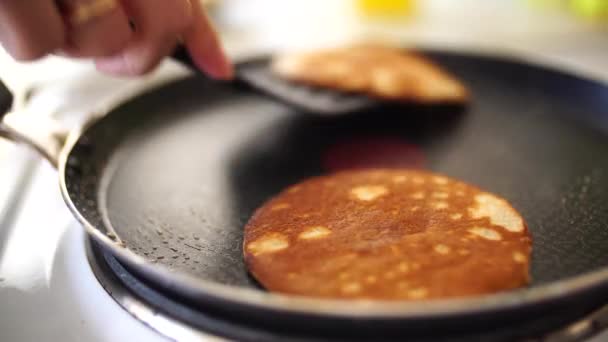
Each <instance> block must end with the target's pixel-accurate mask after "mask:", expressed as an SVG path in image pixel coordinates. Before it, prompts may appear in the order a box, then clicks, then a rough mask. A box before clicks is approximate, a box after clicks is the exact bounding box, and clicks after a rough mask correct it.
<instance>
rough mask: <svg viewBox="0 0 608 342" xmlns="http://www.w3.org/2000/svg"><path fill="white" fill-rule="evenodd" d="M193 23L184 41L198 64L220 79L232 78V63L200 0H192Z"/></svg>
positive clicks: (200, 67)
mask: <svg viewBox="0 0 608 342" xmlns="http://www.w3.org/2000/svg"><path fill="white" fill-rule="evenodd" d="M192 7H193V20H194V22H193V24H192V27H191V28H190V29H189V30H188V31H187V32H186V33H185V34H184V42H185V44H186V47H187V48H188V51H189V52H190V56H191V57H192V60H193V61H194V63H195V64H196V66H197V67H198V68H199V69H201V70H203V71H204V72H205V73H207V74H208V75H210V76H212V77H215V78H219V79H231V78H232V77H233V75H234V71H233V68H232V63H230V61H229V59H228V57H226V54H225V52H224V49H223V48H222V44H221V42H220V40H219V38H218V35H217V34H216V32H215V30H214V28H213V25H212V24H211V21H210V20H209V18H208V17H207V14H206V13H205V12H204V10H203V8H202V5H201V4H200V2H199V1H193V2H192Z"/></svg>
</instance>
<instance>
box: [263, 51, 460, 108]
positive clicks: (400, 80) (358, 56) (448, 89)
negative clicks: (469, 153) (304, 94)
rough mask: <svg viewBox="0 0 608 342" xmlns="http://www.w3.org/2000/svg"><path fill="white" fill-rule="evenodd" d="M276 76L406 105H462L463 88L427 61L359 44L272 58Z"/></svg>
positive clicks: (401, 52)
mask: <svg viewBox="0 0 608 342" xmlns="http://www.w3.org/2000/svg"><path fill="white" fill-rule="evenodd" d="M271 68H272V70H273V72H274V73H276V74H277V75H279V76H280V77H283V78H285V79H288V80H291V81H293V82H298V83H304V84H308V85H313V86H319V87H326V88H332V89H337V90H341V91H345V92H359V93H365V94H367V95H370V96H375V97H379V98H383V99H390V100H401V101H408V102H412V101H414V102H422V103H435V102H441V103H445V102H450V103H464V102H466V101H467V99H468V92H467V90H466V88H465V87H464V86H463V85H462V84H461V83H460V82H459V81H458V80H456V79H455V78H454V77H453V76H451V75H449V74H448V73H447V72H446V71H444V70H443V69H441V68H440V67H439V66H437V65H436V64H434V63H433V62H431V61H430V60H428V59H427V58H425V57H423V56H421V55H418V54H415V53H413V52H409V51H406V50H403V49H398V48H393V47H389V46H383V45H370V44H359V45H355V46H350V47H342V48H335V49H328V50H321V51H315V52H301V53H293V54H286V55H282V56H278V57H276V58H274V59H273V61H272V65H271Z"/></svg>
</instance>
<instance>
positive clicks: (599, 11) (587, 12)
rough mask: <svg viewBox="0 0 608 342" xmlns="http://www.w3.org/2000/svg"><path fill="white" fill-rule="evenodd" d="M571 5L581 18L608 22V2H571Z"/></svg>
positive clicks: (594, 0) (575, 0)
mask: <svg viewBox="0 0 608 342" xmlns="http://www.w3.org/2000/svg"><path fill="white" fill-rule="evenodd" d="M569 5H570V6H569V7H570V9H571V10H572V11H573V12H574V13H576V14H577V15H579V16H581V17H584V18H587V19H592V20H601V21H608V0H570V1H569Z"/></svg>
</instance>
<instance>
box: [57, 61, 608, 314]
mask: <svg viewBox="0 0 608 342" xmlns="http://www.w3.org/2000/svg"><path fill="white" fill-rule="evenodd" d="M427 51H434V52H442V53H447V54H460V55H466V56H469V57H475V58H481V59H494V60H500V61H504V62H508V63H517V64H523V65H528V66H533V67H541V68H544V69H546V70H549V71H551V72H556V73H560V74H564V75H568V76H570V77H575V78H578V79H581V80H584V81H587V82H594V83H598V84H600V85H602V86H606V85H608V84H607V83H605V82H602V81H601V80H598V79H594V78H591V77H588V76H586V75H581V74H579V73H577V72H576V71H572V70H567V69H566V70H560V69H556V68H554V67H553V66H551V65H546V64H537V63H535V62H533V60H532V59H530V58H525V57H519V56H516V55H513V54H508V53H507V54H497V55H493V54H489V53H487V52H482V53H477V51H474V52H473V53H463V52H455V51H451V50H424V51H423V52H427ZM162 86H163V85H161V86H160V87H162ZM153 89H156V88H153ZM153 89H147V90H146V91H145V92H144V93H147V92H148V91H150V90H153ZM139 92H140V91H135V92H133V93H128V94H123V96H121V97H120V99H115V100H114V101H112V103H111V104H109V105H107V108H105V109H104V110H102V111H99V112H98V113H100V114H98V115H94V116H93V117H91V118H90V119H89V120H87V121H86V122H85V123H84V124H83V125H81V126H80V127H77V128H76V129H73V130H72V131H71V132H70V133H69V135H68V138H67V139H66V143H65V145H64V146H63V148H62V150H61V152H60V155H59V164H58V173H59V186H60V191H61V195H62V198H63V200H64V202H65V203H66V205H67V207H68V209H69V210H70V211H71V212H72V215H73V216H74V217H75V218H76V220H77V221H78V222H79V223H80V224H81V225H82V226H83V227H84V228H85V230H86V232H87V233H88V235H89V236H90V237H92V238H93V239H94V240H95V241H97V242H98V243H100V244H101V246H103V247H104V248H106V249H108V250H109V251H110V252H111V253H112V254H113V255H114V256H116V257H117V258H118V259H119V260H120V261H121V262H124V263H125V264H127V265H128V266H131V267H134V268H137V269H139V270H140V271H141V272H142V273H145V274H146V276H147V277H151V278H153V279H154V280H155V281H159V282H161V283H163V284H164V285H168V286H169V287H171V285H172V284H179V287H180V289H186V290H187V291H188V293H189V294H191V295H192V297H210V298H212V299H214V300H220V301H224V302H226V303H233V304H237V305H244V306H249V307H254V308H257V309H264V310H271V311H278V312H283V313H290V314H303V315H313V316H324V317H327V318H330V317H331V318H339V319H366V320H376V319H398V320H408V319H415V320H419V319H437V318H443V317H449V316H463V315H479V314H484V313H490V312H492V313H496V312H497V311H499V312H504V311H509V310H513V309H518V308H522V307H529V306H534V305H539V304H542V303H550V302H555V301H558V300H563V299H566V298H568V297H570V296H574V295H576V294H577V293H581V292H586V291H591V290H593V289H596V288H599V287H601V286H602V285H603V286H606V287H608V266H605V267H602V268H599V269H597V270H595V271H590V272H586V273H583V274H581V275H578V276H574V277H569V278H565V279H561V280H557V281H552V282H549V283H546V284H542V285H538V286H532V287H527V288H521V289H517V290H512V291H505V292H501V293H496V294H489V295H482V296H473V297H465V298H453V299H435V300H428V301H420V302H411V301H348V300H337V299H319V298H309V297H300V296H290V295H285V294H278V293H272V292H264V291H261V290H255V289H250V288H245V287H240V286H235V285H225V284H220V283H216V282H213V281H209V280H205V279H201V278H197V277H194V276H191V275H189V274H186V273H179V272H172V271H170V270H169V268H168V267H166V266H164V265H161V264H152V263H149V262H147V261H145V259H144V258H143V257H142V256H140V255H138V254H136V253H134V252H133V251H131V250H129V249H128V248H126V247H125V246H124V245H122V244H121V243H120V242H117V241H115V240H113V239H111V238H110V237H108V236H107V235H106V234H104V233H103V232H102V231H101V230H100V229H97V228H95V226H94V225H92V224H91V223H90V222H89V221H88V220H87V219H86V218H85V217H84V216H83V215H82V214H81V213H80V212H79V211H78V209H77V208H76V206H75V204H74V202H73V201H72V198H71V196H70V193H69V191H68V189H67V180H66V178H67V177H66V166H67V161H68V158H69V157H70V155H71V153H72V151H73V149H74V147H75V146H76V145H77V144H78V142H79V139H80V137H81V136H82V135H83V134H84V133H85V132H86V131H87V129H89V128H90V127H91V126H93V125H94V124H95V123H97V122H99V121H100V119H102V118H103V117H105V116H106V115H107V114H110V113H111V112H112V111H114V110H115V109H117V108H119V107H120V106H121V105H123V104H124V103H126V102H128V101H130V100H132V99H133V98H134V95H136V94H137V93H139Z"/></svg>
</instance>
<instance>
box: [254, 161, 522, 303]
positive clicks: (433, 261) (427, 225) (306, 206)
mask: <svg viewBox="0 0 608 342" xmlns="http://www.w3.org/2000/svg"><path fill="white" fill-rule="evenodd" d="M243 251H244V256H245V261H246V263H247V266H248V267H249V271H250V272H251V274H252V275H253V276H254V277H255V278H256V279H257V280H258V281H259V282H260V283H261V284H262V285H263V286H264V287H266V288H267V289H268V290H271V291H277V292H282V293H285V294H293V295H301V296H311V297H325V298H346V299H355V298H362V299H363V298H364V299H384V300H420V299H433V298H448V297H460V296H472V295H481V294H489V293H494V292H498V291H502V290H509V289H514V288H517V287H521V286H523V285H525V284H526V283H528V281H529V275H528V268H529V261H530V251H531V238H530V235H529V233H528V229H527V227H526V224H525V222H524V220H523V219H522V217H521V216H520V215H519V214H518V213H517V211H516V210H515V209H513V207H512V206H511V205H510V204H509V203H508V202H507V201H506V200H504V199H502V198H500V197H498V196H496V195H493V194H490V193H488V192H484V191H482V190H480V189H478V188H476V187H474V186H471V185H468V184H465V183H463V182H460V181H457V180H453V179H450V178H447V177H445V176H441V175H437V174H433V173H429V172H423V171H411V170H364V171H345V172H340V173H336V174H332V175H328V176H322V177H317V178H312V179H309V180H306V181H304V182H302V183H299V184H297V185H294V186H292V187H290V188H289V189H287V190H285V191H283V192H282V193H280V194H279V195H278V196H276V197H274V198H273V199H271V200H270V201H268V202H267V203H266V204H264V205H263V206H262V207H261V208H259V209H258V210H257V211H256V213H255V214H254V216H253V217H252V218H251V220H250V221H249V223H248V224H247V225H246V227H245V240H244V243H243Z"/></svg>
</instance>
